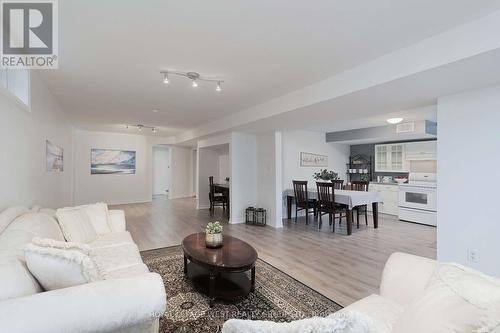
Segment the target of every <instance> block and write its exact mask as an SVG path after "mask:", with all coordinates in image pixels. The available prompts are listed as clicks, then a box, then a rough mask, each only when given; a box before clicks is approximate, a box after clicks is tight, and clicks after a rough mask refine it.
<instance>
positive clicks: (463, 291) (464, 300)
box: [393, 264, 500, 333]
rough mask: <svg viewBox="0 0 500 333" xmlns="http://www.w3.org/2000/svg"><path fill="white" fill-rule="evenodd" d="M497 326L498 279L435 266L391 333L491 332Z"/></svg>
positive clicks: (499, 316) (499, 304)
mask: <svg viewBox="0 0 500 333" xmlns="http://www.w3.org/2000/svg"><path fill="white" fill-rule="evenodd" d="M499 325H500V280H497V279H494V278H492V277H489V276H486V275H483V274H481V273H479V272H476V271H474V270H472V269H468V268H465V267H462V266H460V265H456V264H443V265H439V266H438V268H437V269H436V272H435V273H434V275H433V276H432V277H431V280H430V281H429V284H428V285H427V287H426V289H425V290H424V293H423V295H421V297H420V298H418V299H417V300H415V301H414V302H413V303H411V304H410V305H409V306H408V307H406V308H405V311H404V312H403V314H402V315H401V316H400V318H399V319H398V320H397V322H396V323H395V325H394V330H393V332H394V333H414V332H415V333H416V332H426V333H433V332H436V333H437V332H455V333H466V332H467V333H470V332H491V331H492V330H493V329H494V328H495V327H498V326H499Z"/></svg>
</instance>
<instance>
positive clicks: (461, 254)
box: [437, 86, 500, 276]
mask: <svg viewBox="0 0 500 333" xmlns="http://www.w3.org/2000/svg"><path fill="white" fill-rule="evenodd" d="M499 124H500V86H496V87H492V88H488V89H484V90H478V91H473V92H466V93H462V94H458V95H453V96H448V97H443V98H439V100H438V126H439V128H438V133H439V140H438V223H437V250H438V259H439V260H441V261H454V262H458V263H461V264H464V265H468V266H472V267H473V268H476V269H479V270H481V271H484V272H485V273H488V274H492V275H495V276H500V265H499V261H498V253H500V242H499V235H500V214H499V212H498V205H499V203H498V200H499V198H500V196H499V194H498V189H499V188H500V178H499V177H498V174H497V173H496V171H497V169H498V166H499V165H500V130H499ZM483 170H488V172H486V173H482V171H483ZM477 172H481V174H482V175H483V176H482V177H481V178H479V179H478V178H477V177H476V176H477ZM468 250H473V251H475V252H476V258H477V262H475V263H474V262H471V261H470V260H468V255H467V253H468Z"/></svg>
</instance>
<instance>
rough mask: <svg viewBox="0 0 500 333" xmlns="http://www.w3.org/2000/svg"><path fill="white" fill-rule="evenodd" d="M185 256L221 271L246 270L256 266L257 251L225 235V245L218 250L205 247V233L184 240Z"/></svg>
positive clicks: (245, 243)
mask: <svg viewBox="0 0 500 333" xmlns="http://www.w3.org/2000/svg"><path fill="white" fill-rule="evenodd" d="M182 249H183V250H184V254H185V255H186V256H188V257H189V258H190V259H191V260H192V261H195V262H196V263H198V264H201V265H204V266H208V267H210V268H216V269H219V270H227V271H231V270H244V269H250V268H251V267H252V266H254V265H255V261H256V260H257V258H258V255H257V251H255V249H254V248H253V247H252V246H251V245H250V244H248V243H247V242H244V241H242V240H241V239H238V238H236V237H231V236H226V235H224V245H223V246H222V247H220V248H218V249H210V248H207V247H206V246H205V233H204V232H200V233H197V234H192V235H189V236H187V237H186V238H184V239H183V240H182Z"/></svg>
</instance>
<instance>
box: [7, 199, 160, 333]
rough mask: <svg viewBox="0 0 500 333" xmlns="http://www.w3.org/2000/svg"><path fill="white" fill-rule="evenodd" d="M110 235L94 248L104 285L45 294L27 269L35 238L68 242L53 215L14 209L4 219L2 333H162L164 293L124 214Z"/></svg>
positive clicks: (116, 215)
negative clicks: (26, 255)
mask: <svg viewBox="0 0 500 333" xmlns="http://www.w3.org/2000/svg"><path fill="white" fill-rule="evenodd" d="M108 216H109V221H108V222H109V225H110V229H111V232H110V233H108V234H105V235H99V237H98V238H97V239H96V240H95V241H93V242H91V243H89V244H88V245H89V246H90V247H91V249H92V251H93V253H95V259H96V260H97V261H98V263H99V267H100V269H101V270H102V272H103V274H104V275H103V276H104V278H103V279H102V280H100V281H96V282H91V283H86V284H81V285H77V286H73V287H69V288H63V289H57V290H51V291H44V290H42V287H41V286H40V284H39V283H38V282H37V280H36V279H35V278H34V277H33V275H32V274H31V273H30V271H29V270H28V268H27V265H26V262H25V258H24V248H25V247H26V245H27V244H28V243H30V242H31V240H32V239H33V238H34V237H41V238H49V239H53V240H56V241H65V239H64V237H63V233H62V231H61V229H60V226H59V224H58V222H57V220H56V217H55V211H53V210H50V209H40V208H33V209H31V210H28V209H26V208H22V207H11V208H8V209H6V210H4V211H3V212H2V213H0V331H1V332H9V333H15V332H19V333H30V332H36V333H44V332H47V333H57V332H61V333H62V332H75V333H76V332H113V333H115V332H116V333H118V332H130V333H132V332H134V333H135V332H140V333H146V332H147V333H152V332H158V324H159V319H158V318H159V315H160V314H162V313H163V312H164V311H165V307H166V295H165V287H164V285H163V281H162V278H161V276H160V275H158V274H156V273H150V272H149V270H148V268H147V267H146V266H145V265H144V263H143V262H142V259H141V257H140V254H139V250H138V248H137V246H136V245H135V243H134V241H133V240H132V237H131V236H130V233H129V232H127V231H126V229H125V216H124V213H123V212H122V211H117V210H110V211H109V215H108Z"/></svg>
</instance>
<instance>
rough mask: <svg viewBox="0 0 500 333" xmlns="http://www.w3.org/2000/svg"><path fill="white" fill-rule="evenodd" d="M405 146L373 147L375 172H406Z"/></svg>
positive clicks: (400, 144) (398, 144) (396, 144)
mask: <svg viewBox="0 0 500 333" xmlns="http://www.w3.org/2000/svg"><path fill="white" fill-rule="evenodd" d="M407 171H408V166H407V163H406V158H405V144H404V143H395V144H385V145H375V172H407Z"/></svg>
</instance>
